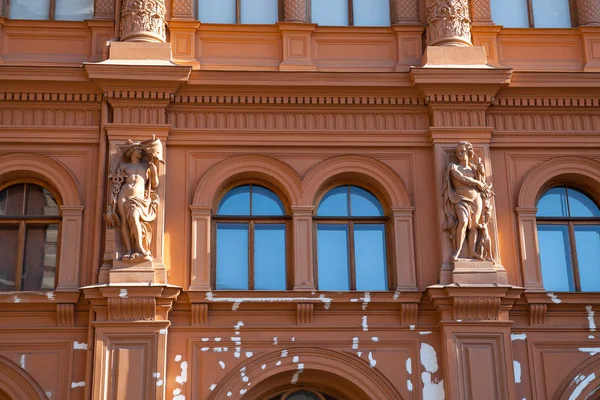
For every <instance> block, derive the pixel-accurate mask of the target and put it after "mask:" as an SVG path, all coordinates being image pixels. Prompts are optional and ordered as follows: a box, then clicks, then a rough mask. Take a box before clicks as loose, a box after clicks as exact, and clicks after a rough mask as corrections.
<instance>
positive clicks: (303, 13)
mask: <svg viewBox="0 0 600 400" xmlns="http://www.w3.org/2000/svg"><path fill="white" fill-rule="evenodd" d="M308 1H309V0H284V20H285V22H308V21H309V17H308V4H307V2H308Z"/></svg>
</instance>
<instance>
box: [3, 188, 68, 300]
mask: <svg viewBox="0 0 600 400" xmlns="http://www.w3.org/2000/svg"><path fill="white" fill-rule="evenodd" d="M59 231H60V212H59V208H58V204H57V202H56V199H55V198H54V196H53V195H52V193H50V192H49V191H48V190H47V189H45V188H44V187H42V186H39V185H36V184H34V183H19V184H16V185H12V186H9V187H7V188H5V189H3V190H1V191H0V253H1V254H2V257H1V258H0V291H13V290H30V291H34V290H52V289H54V286H55V280H56V266H57V261H58V260H57V258H58V248H59V247H58V238H59Z"/></svg>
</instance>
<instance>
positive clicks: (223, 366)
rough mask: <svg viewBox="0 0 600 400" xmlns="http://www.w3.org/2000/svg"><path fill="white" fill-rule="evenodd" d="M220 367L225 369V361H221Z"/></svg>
mask: <svg viewBox="0 0 600 400" xmlns="http://www.w3.org/2000/svg"><path fill="white" fill-rule="evenodd" d="M219 365H220V366H221V369H225V363H224V362H223V361H219Z"/></svg>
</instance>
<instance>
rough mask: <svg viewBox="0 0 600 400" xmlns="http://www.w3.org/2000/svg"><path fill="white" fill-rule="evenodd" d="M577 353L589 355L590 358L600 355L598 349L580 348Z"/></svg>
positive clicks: (599, 349)
mask: <svg viewBox="0 0 600 400" xmlns="http://www.w3.org/2000/svg"><path fill="white" fill-rule="evenodd" d="M579 351H581V352H583V353H589V355H590V356H595V355H596V354H598V353H600V347H580V348H579Z"/></svg>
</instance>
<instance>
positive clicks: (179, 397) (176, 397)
mask: <svg viewBox="0 0 600 400" xmlns="http://www.w3.org/2000/svg"><path fill="white" fill-rule="evenodd" d="M173 400H185V396H184V395H182V394H180V395H179V396H175V397H173Z"/></svg>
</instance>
